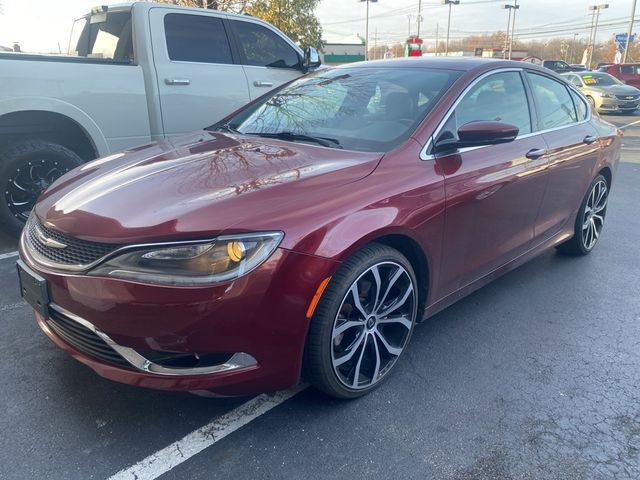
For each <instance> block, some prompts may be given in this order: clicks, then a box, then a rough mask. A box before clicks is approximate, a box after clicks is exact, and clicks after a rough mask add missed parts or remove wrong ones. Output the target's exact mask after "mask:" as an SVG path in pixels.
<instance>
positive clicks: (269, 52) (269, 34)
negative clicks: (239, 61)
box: [232, 20, 300, 68]
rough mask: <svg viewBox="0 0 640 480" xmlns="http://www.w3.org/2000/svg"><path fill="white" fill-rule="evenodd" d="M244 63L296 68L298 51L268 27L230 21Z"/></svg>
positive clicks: (298, 60) (298, 62)
mask: <svg viewBox="0 0 640 480" xmlns="http://www.w3.org/2000/svg"><path fill="white" fill-rule="evenodd" d="M232 24H233V28H234V30H235V34H236V38H237V40H238V44H239V46H240V50H241V51H242V53H243V54H244V63H245V65H253V66H257V67H275V68H297V67H299V66H300V57H299V56H298V53H297V52H296V51H295V50H294V49H293V48H292V47H291V45H289V44H288V43H287V42H286V41H285V40H284V39H283V38H282V37H280V36H279V35H277V34H276V33H275V32H273V31H271V30H269V29H268V28H265V27H263V26H262V25H258V24H256V23H251V22H241V21H237V20H233V21H232Z"/></svg>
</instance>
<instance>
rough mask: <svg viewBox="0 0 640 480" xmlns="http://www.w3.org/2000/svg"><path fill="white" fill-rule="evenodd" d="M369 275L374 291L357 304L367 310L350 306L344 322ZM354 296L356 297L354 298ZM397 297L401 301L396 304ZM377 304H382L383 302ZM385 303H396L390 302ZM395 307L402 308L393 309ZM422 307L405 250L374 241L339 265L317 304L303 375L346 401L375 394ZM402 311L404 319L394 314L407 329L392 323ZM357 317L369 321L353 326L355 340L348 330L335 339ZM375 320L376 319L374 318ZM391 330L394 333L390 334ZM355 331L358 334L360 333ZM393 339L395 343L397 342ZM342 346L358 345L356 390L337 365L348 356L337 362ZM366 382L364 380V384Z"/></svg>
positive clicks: (325, 390)
mask: <svg viewBox="0 0 640 480" xmlns="http://www.w3.org/2000/svg"><path fill="white" fill-rule="evenodd" d="M372 269H374V270H375V271H376V272H378V278H380V281H379V282H378V283H377V285H378V289H377V291H378V292H381V291H383V290H384V291H385V294H384V295H380V294H378V295H375V291H373V290H372V289H371V287H372V286H375V282H376V281H377V280H376V278H375V276H374V275H373V273H372V272H373V270H372ZM367 275H369V276H370V277H369V280H374V281H373V282H371V281H370V282H369V283H370V287H369V293H367V294H366V295H365V296H364V297H362V299H359V300H358V303H359V304H360V307H362V308H361V309H360V310H358V309H356V308H351V310H350V313H349V314H348V315H347V316H346V317H344V319H341V318H340V315H343V311H346V309H347V307H348V306H349V305H347V298H349V296H350V292H352V287H353V286H354V285H355V288H356V291H358V297H361V294H360V290H359V288H360V287H359V286H358V285H360V283H359V282H362V283H364V284H365V285H366V280H367ZM392 277H395V278H396V280H395V281H392ZM385 281H387V282H388V283H387V287H385V286H384V285H385V283H384V282H385ZM411 290H412V291H413V293H412V294H409V296H406V295H407V293H406V292H410V291H411ZM403 291H404V292H405V293H404V295H405V296H406V297H405V301H404V303H401V300H400V298H401V297H402V295H403V293H402V292H403ZM370 294H373V296H375V301H374V302H373V303H371V302H368V301H367V300H368V298H369V297H368V296H369V295H370ZM351 298H352V299H353V297H351ZM395 298H397V300H394V299H395ZM378 300H380V301H379V302H378ZM385 300H386V301H388V302H391V303H385ZM394 302H395V303H394ZM365 305H366V306H365ZM394 305H400V306H399V307H395V308H393V307H394ZM417 306H418V284H417V281H416V277H415V273H414V271H413V268H412V266H411V263H410V262H409V261H408V260H407V259H406V258H405V257H404V256H403V255H402V254H401V253H400V252H398V251H397V250H395V249H393V248H391V247H388V246H386V245H381V244H375V243H373V244H370V245H367V246H366V247H364V248H362V249H361V250H359V251H358V252H356V253H355V254H353V255H352V256H351V257H350V258H349V259H348V260H347V261H345V262H344V263H343V264H342V265H341V266H340V268H339V269H338V271H337V272H336V273H335V275H333V277H332V278H331V281H330V282H329V284H328V286H327V288H326V289H325V291H324V293H323V294H322V297H321V298H320V301H319V302H318V305H317V307H316V310H315V312H314V315H313V317H312V319H311V324H310V326H309V333H308V335H307V342H306V346H305V355H304V371H305V375H306V377H307V379H308V380H309V381H310V382H311V384H312V385H314V386H315V387H316V388H318V389H319V390H321V391H323V392H325V393H327V394H328V395H331V396H333V397H336V398H341V399H351V398H357V397H360V396H362V395H365V394H367V393H369V392H370V391H372V390H374V389H375V388H377V387H378V386H380V385H381V384H382V383H383V382H384V381H385V380H386V379H387V378H388V377H389V373H390V372H391V371H392V370H393V368H394V367H395V366H396V365H397V363H398V360H399V358H400V357H401V356H402V353H404V351H405V350H406V347H407V345H408V343H409V340H410V338H411V333H412V332H413V327H414V325H415V321H416V315H417ZM363 309H370V311H369V313H366V312H364V313H366V315H368V317H367V318H365V315H364V314H359V313H358V312H363ZM380 310H384V312H380ZM400 311H402V312H406V313H401V314H400V316H399V317H398V315H397V314H396V315H395V317H398V318H403V319H404V320H403V324H402V325H400V323H398V322H397V321H396V320H393V319H392V317H394V315H391V313H390V312H400ZM356 316H358V317H361V318H365V320H364V321H362V324H361V325H358V326H355V327H350V329H349V330H348V331H349V332H351V334H353V339H352V340H348V339H347V337H346V336H345V335H346V332H347V331H345V333H341V334H339V335H334V328H337V329H340V328H341V327H342V326H343V325H345V323H346V322H347V321H349V320H351V319H353V318H355V317H356ZM372 317H375V318H373V319H372ZM358 322H360V320H358ZM370 322H372V325H370ZM350 323H354V322H350ZM360 328H361V330H360ZM389 328H392V329H395V330H392V331H389V330H388V329H389ZM354 330H356V331H355V334H354ZM336 333H337V332H336ZM391 334H394V335H393V336H392V335H391ZM405 335H406V336H405ZM334 336H335V340H334ZM383 337H384V340H383ZM358 338H360V340H358ZM338 339H340V340H338ZM345 339H347V340H345ZM390 339H393V340H394V341H393V342H392V341H390ZM337 342H345V343H348V344H349V345H356V344H358V346H357V347H353V348H352V350H353V353H352V354H351V358H352V360H350V362H353V360H355V358H356V357H359V358H360V360H359V362H358V365H357V366H356V367H355V368H354V371H355V372H357V380H355V384H356V385H357V387H356V388H353V387H352V386H348V385H347V384H346V383H345V378H344V376H343V375H342V373H340V369H342V368H343V367H342V366H340V367H337V366H336V367H334V365H335V363H334V361H337V362H339V361H341V360H342V359H343V358H344V357H347V356H349V355H343V356H341V357H340V358H338V359H337V360H335V359H334V355H335V351H336V349H340V348H342V346H341V345H340V346H339V345H338V344H337ZM394 343H395V345H394ZM383 347H384V348H383ZM388 347H392V349H389V350H388V349H387V348H388ZM391 350H397V351H399V353H394V354H392V353H391ZM347 351H348V349H344V350H342V352H340V353H344V352H347ZM357 351H359V352H360V353H357ZM354 353H355V354H354ZM374 355H375V356H374ZM348 363H349V362H345V364H344V367H347V369H349V368H352V367H350V366H349V365H347V364H348ZM365 363H366V364H367V365H365ZM383 365H384V369H383V368H382V366H383ZM361 367H362V368H361ZM367 369H368V371H369V375H370V379H369V382H368V383H369V384H368V385H367V381H366V380H367V379H366V375H367V373H366V372H365V370H367ZM361 371H362V374H361ZM347 375H348V374H347ZM353 377H354V378H356V373H353ZM361 378H365V381H364V382H363V386H360V385H359V383H360V379H361ZM349 381H351V380H349Z"/></svg>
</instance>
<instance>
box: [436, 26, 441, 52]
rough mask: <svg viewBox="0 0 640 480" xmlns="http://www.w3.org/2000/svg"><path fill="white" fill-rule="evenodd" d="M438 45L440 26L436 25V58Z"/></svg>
mask: <svg viewBox="0 0 640 480" xmlns="http://www.w3.org/2000/svg"><path fill="white" fill-rule="evenodd" d="M439 43H440V24H439V23H436V57H437V56H438V48H439V45H438V44H439Z"/></svg>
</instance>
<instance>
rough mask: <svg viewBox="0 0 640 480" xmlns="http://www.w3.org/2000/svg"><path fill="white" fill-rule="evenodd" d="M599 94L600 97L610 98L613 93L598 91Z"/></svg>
mask: <svg viewBox="0 0 640 480" xmlns="http://www.w3.org/2000/svg"><path fill="white" fill-rule="evenodd" d="M600 96H601V97H602V98H612V97H613V95H611V94H610V93H605V92H600Z"/></svg>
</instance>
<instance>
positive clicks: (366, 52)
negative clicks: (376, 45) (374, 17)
mask: <svg viewBox="0 0 640 480" xmlns="http://www.w3.org/2000/svg"><path fill="white" fill-rule="evenodd" d="M362 2H366V3H367V19H366V23H365V34H364V35H365V40H364V59H365V60H369V3H377V2H378V0H360V3H362Z"/></svg>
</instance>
